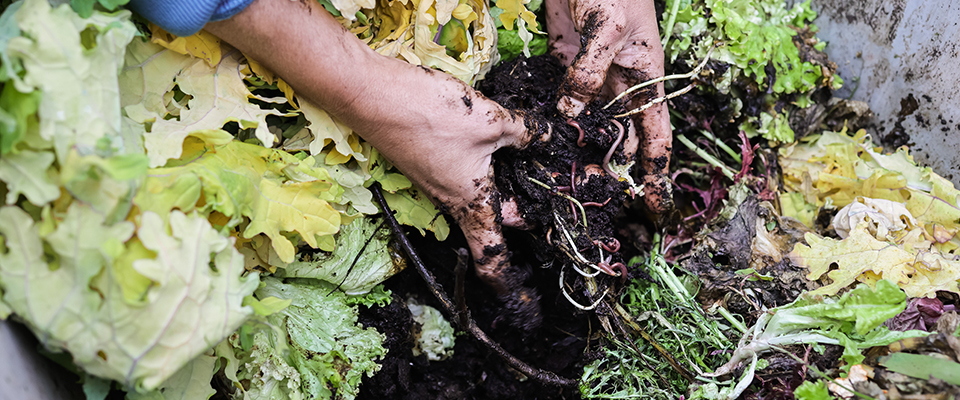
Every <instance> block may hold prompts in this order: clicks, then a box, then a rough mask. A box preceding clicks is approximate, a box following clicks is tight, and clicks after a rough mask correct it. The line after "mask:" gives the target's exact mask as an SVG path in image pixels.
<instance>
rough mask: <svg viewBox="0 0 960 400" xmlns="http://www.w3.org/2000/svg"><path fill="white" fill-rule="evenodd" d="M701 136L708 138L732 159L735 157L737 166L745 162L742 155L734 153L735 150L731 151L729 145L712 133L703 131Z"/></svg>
mask: <svg viewBox="0 0 960 400" xmlns="http://www.w3.org/2000/svg"><path fill="white" fill-rule="evenodd" d="M700 134H701V135H703V136H704V137H706V138H707V139H710V140H712V141H713V143H714V144H716V145H717V147H719V148H721V149H722V150H723V151H725V152H726V153H727V154H729V155H730V157H733V159H734V161H736V162H737V164H739V163H742V162H743V160H742V159H741V158H740V154H737V152H736V151H733V149H731V148H730V146H727V144H726V143H724V142H723V141H722V140H720V139H717V137H716V136H713V134H712V133H710V131H707V130H704V129H701V130H700Z"/></svg>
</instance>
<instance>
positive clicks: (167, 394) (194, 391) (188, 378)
mask: <svg viewBox="0 0 960 400" xmlns="http://www.w3.org/2000/svg"><path fill="white" fill-rule="evenodd" d="M209 353H212V350H211V351H208V352H206V353H204V354H201V355H199V356H197V357H196V358H194V359H193V361H190V362H189V363H187V365H184V366H183V368H180V370H178V371H177V373H175V374H173V375H172V376H171V377H170V378H167V380H165V381H163V384H161V385H160V387H159V388H157V389H155V390H153V391H150V392H145V393H139V392H136V391H130V392H128V393H127V399H128V400H153V399H157V400H203V399H209V398H210V396H213V395H214V394H216V393H217V391H216V390H214V389H213V387H212V386H210V381H212V380H213V374H214V373H216V372H217V369H216V367H215V365H216V362H217V357H215V356H213V355H211V354H209Z"/></svg>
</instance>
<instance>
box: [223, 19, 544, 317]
mask: <svg viewBox="0 0 960 400" xmlns="http://www.w3.org/2000/svg"><path fill="white" fill-rule="evenodd" d="M206 28H207V30H209V31H210V32H212V33H213V34H215V35H217V36H219V37H220V38H221V39H224V40H226V41H227V42H228V43H230V44H231V45H233V46H235V47H237V48H238V49H240V50H241V51H243V53H244V54H246V55H248V56H250V57H252V58H254V59H256V60H259V61H261V62H262V63H263V64H265V65H266V66H267V67H268V68H270V69H271V70H273V71H274V72H275V73H277V74H278V75H279V76H281V77H283V78H284V80H285V81H286V82H288V83H290V84H291V86H293V87H294V88H295V89H296V91H297V95H298V96H299V97H301V98H305V99H309V100H310V101H312V102H314V103H315V104H316V105H317V106H319V107H320V108H322V109H324V110H325V111H327V112H328V113H330V114H331V115H334V116H336V117H337V118H338V119H340V120H341V121H342V122H343V123H345V124H346V125H347V126H349V127H350V128H351V129H353V130H354V131H355V132H357V133H358V134H359V135H360V136H361V137H362V138H363V139H364V140H366V141H367V142H369V143H371V144H372V145H373V146H374V147H375V148H377V150H379V151H380V153H381V154H382V155H383V156H384V157H386V158H387V159H388V160H390V162H391V163H393V165H394V166H396V167H397V168H398V169H399V170H400V171H401V172H403V173H404V175H405V176H406V177H407V178H409V179H410V180H411V181H412V182H413V183H415V184H416V185H417V186H418V187H419V188H420V189H422V190H423V192H424V193H425V194H426V195H427V196H429V197H430V199H431V200H433V201H434V203H435V204H437V205H438V206H439V207H440V209H441V210H443V211H445V212H447V213H449V214H450V215H452V216H453V217H454V219H456V221H457V223H458V224H459V225H460V227H461V228H462V230H463V232H464V234H465V236H466V239H467V242H468V246H469V247H470V251H471V253H472V254H473V257H474V264H475V266H476V272H477V274H478V275H479V276H480V278H482V279H483V280H484V281H486V282H487V283H488V284H490V286H491V287H492V288H493V289H494V290H495V291H496V292H497V294H498V296H499V297H500V298H501V300H503V301H505V302H506V306H507V307H508V311H509V312H510V314H512V315H511V319H512V320H513V321H512V322H517V321H519V322H525V323H526V324H527V325H528V326H529V325H535V324H537V321H539V318H540V317H539V306H538V304H537V296H536V294H535V293H534V292H533V291H531V290H529V289H527V288H524V287H522V285H521V282H520V279H518V278H517V276H516V274H514V273H512V272H511V268H510V262H509V252H508V251H507V248H506V245H505V243H504V238H503V234H502V232H501V225H507V226H519V225H522V224H523V221H522V219H520V218H519V215H518V213H517V212H516V206H515V204H514V203H512V202H502V201H501V198H500V195H499V193H498V191H497V189H496V186H495V185H494V183H493V179H492V177H493V172H492V171H493V169H492V166H491V162H492V155H493V153H494V152H495V151H496V150H497V149H499V148H502V147H508V146H512V147H522V146H524V145H525V144H526V143H527V142H529V141H530V140H531V139H532V138H531V135H530V134H529V132H528V130H527V128H526V126H525V125H524V119H523V118H522V116H520V115H518V114H514V113H512V112H509V111H507V110H505V109H504V108H503V107H501V106H500V105H498V104H497V103H495V102H493V101H491V100H489V99H487V98H485V97H483V96H482V95H480V94H479V93H478V92H477V91H476V90H474V89H473V88H471V87H470V86H468V85H466V84H465V83H464V82H462V81H460V80H458V79H456V78H454V77H452V76H450V75H448V74H445V73H442V72H439V71H434V70H431V69H429V68H424V67H419V66H413V65H410V64H408V63H406V62H404V61H400V60H397V59H395V58H388V57H385V56H382V55H380V54H377V53H376V52H374V51H373V50H371V49H370V48H369V47H367V45H366V44H364V43H363V42H361V41H360V40H358V39H357V38H356V37H355V36H354V35H353V34H351V33H350V32H349V31H347V30H346V29H344V28H343V26H341V25H340V24H339V23H338V22H337V21H336V20H335V19H334V18H333V17H332V16H330V14H329V13H327V12H326V11H325V10H323V8H322V6H320V5H319V3H317V2H313V1H311V2H291V1H288V0H256V1H254V2H253V3H252V4H250V6H249V7H248V8H247V9H245V10H244V11H242V12H240V13H239V14H237V15H235V16H234V17H232V18H230V19H228V20H224V21H220V22H215V23H210V24H207V26H206Z"/></svg>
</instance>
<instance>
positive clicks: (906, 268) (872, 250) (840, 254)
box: [790, 224, 960, 297]
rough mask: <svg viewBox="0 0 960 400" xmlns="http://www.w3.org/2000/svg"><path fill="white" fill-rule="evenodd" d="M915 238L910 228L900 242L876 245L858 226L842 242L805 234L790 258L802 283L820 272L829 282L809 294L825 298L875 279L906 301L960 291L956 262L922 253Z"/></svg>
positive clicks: (934, 253)
mask: <svg viewBox="0 0 960 400" xmlns="http://www.w3.org/2000/svg"><path fill="white" fill-rule="evenodd" d="M919 235H920V232H918V230H915V231H913V232H911V233H909V234H907V236H906V237H905V239H904V241H903V242H902V243H891V242H887V241H880V240H877V239H876V238H875V237H874V236H873V235H871V234H870V232H868V231H867V227H866V226H865V225H863V224H861V225H858V226H857V227H856V228H854V229H853V230H852V231H851V232H850V236H849V237H847V238H846V239H843V240H836V239H830V238H821V237H818V236H817V235H815V234H812V233H807V234H806V236H805V239H806V242H807V245H804V244H802V243H798V244H797V246H796V247H795V248H794V249H793V252H791V253H790V257H791V258H792V259H793V261H794V263H796V264H797V265H801V266H805V267H807V268H809V270H810V273H809V274H808V275H807V278H808V279H811V280H817V279H820V278H821V277H822V276H823V275H824V274H826V276H827V277H829V278H830V279H831V280H832V281H833V282H832V283H830V284H828V285H826V286H823V287H821V288H819V289H817V290H814V291H812V292H810V294H811V295H831V294H835V293H837V291H839V290H840V289H843V288H844V287H847V286H848V285H850V284H852V283H853V282H855V281H860V282H865V283H869V284H874V283H875V282H876V281H878V280H880V279H887V280H890V281H892V282H896V283H897V285H899V286H900V287H901V288H902V289H903V290H904V291H905V292H906V293H907V296H909V297H931V296H934V295H936V292H937V290H944V291H949V292H954V293H960V288H958V286H957V279H960V261H954V260H953V259H952V258H949V259H948V258H945V257H943V256H942V255H940V253H939V252H938V251H936V250H935V249H931V250H924V247H923V243H922V242H921V241H919V240H918V237H919ZM927 246H928V247H929V243H927ZM919 250H923V251H919Z"/></svg>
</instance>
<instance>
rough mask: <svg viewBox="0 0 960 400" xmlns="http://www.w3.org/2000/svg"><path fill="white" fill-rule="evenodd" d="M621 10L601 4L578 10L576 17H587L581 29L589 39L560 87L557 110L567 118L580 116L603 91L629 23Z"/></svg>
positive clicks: (584, 36)
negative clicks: (601, 6)
mask: <svg viewBox="0 0 960 400" xmlns="http://www.w3.org/2000/svg"><path fill="white" fill-rule="evenodd" d="M620 11H621V10H611V9H610V8H609V5H608V6H607V8H600V6H597V7H594V8H591V9H588V10H584V11H581V10H577V12H576V13H575V14H574V18H578V19H581V20H584V23H583V27H582V28H581V29H580V32H581V34H582V37H583V38H585V39H586V41H585V43H584V45H583V48H582V49H581V50H580V52H579V53H578V54H577V56H576V58H574V60H573V63H572V64H571V65H570V67H569V68H567V75H566V77H564V80H563V84H562V85H561V86H560V96H561V97H560V100H559V102H558V103H557V109H558V110H559V111H560V112H561V113H562V114H564V115H566V116H567V117H570V118H573V117H576V116H578V115H580V112H581V111H583V109H584V108H585V107H586V105H587V103H589V102H591V101H593V99H594V98H596V97H597V94H599V93H600V89H601V88H602V87H603V83H604V82H605V81H606V79H607V70H609V69H610V64H612V63H613V59H614V58H615V57H616V56H617V54H619V53H620V50H621V49H622V48H623V38H624V37H625V32H626V24H625V23H624V15H623V13H622V12H620Z"/></svg>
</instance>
